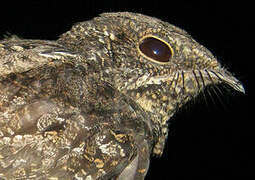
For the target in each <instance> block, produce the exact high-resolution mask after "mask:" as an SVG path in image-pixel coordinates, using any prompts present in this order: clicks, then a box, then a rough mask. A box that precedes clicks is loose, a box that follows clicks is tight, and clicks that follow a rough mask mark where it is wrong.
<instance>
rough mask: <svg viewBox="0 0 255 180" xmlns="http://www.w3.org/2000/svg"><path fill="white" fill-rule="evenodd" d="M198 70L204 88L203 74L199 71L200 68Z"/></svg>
mask: <svg viewBox="0 0 255 180" xmlns="http://www.w3.org/2000/svg"><path fill="white" fill-rule="evenodd" d="M198 72H199V76H200V77H201V80H202V84H203V88H205V81H204V77H203V74H202V73H201V71H200V70H198Z"/></svg>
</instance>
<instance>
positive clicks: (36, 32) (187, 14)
mask: <svg viewBox="0 0 255 180" xmlns="http://www.w3.org/2000/svg"><path fill="white" fill-rule="evenodd" d="M176 1H177V0H175V1H173V0H171V1H165V0H162V1H160V0H147V1H139V0H136V1H128V0H125V1H123V0H121V1H120V0H115V1H114V0H107V1H99V0H94V1H93V0H84V2H79V1H54V2H53V1H52V2H51V1H33V2H27V1H20V2H15V1H14V2H7V4H5V5H4V4H1V11H0V37H3V35H4V34H6V33H7V32H8V33H11V34H16V35H18V36H21V37H23V38H36V39H50V40H53V39H56V38H57V36H58V35H60V34H61V33H63V32H65V31H67V30H69V29H70V28H71V26H72V24H74V23H75V22H79V21H85V20H88V19H90V18H92V17H94V16H96V15H98V14H99V13H102V12H109V11H111V12H115V11H132V12H139V13H144V14H147V15H151V16H155V17H158V18H160V19H163V20H165V21H168V22H170V23H172V24H174V25H177V26H179V27H181V28H183V29H185V30H187V31H188V32H189V33H190V34H191V35H192V36H193V37H194V38H195V39H196V40H197V41H198V42H200V43H201V44H203V45H205V46H206V47H207V48H208V49H209V50H211V51H212V52H213V54H215V55H216V56H217V57H218V58H219V59H220V60H221V61H222V63H223V64H224V65H226V67H228V69H229V70H230V71H231V72H234V74H235V75H236V77H238V78H239V79H240V80H241V81H242V82H243V83H244V86H245V88H246V95H242V94H239V93H235V92H233V91H231V92H226V91H224V89H223V92H225V93H224V95H222V94H220V93H219V92H218V93H217V94H218V96H217V95H215V93H213V92H212V94H213V95H212V96H213V98H210V97H208V98H207V103H205V101H203V100H202V98H200V100H199V101H197V103H194V104H193V106H188V107H187V108H185V109H184V110H181V111H180V113H178V114H177V115H176V117H175V120H174V121H173V122H172V123H171V126H170V133H169V138H168V141H167V145H166V149H165V152H164V155H163V156H162V157H161V158H160V159H158V158H152V163H151V166H150V171H149V173H148V177H147V179H148V180H149V179H171V180H181V179H196V180H197V179H210V180H211V179H215V180H221V179H232V178H233V177H239V178H238V179H245V177H248V176H254V163H255V161H254V160H255V158H254V157H255V156H254V148H252V145H253V144H254V126H253V123H252V121H253V120H252V118H251V117H250V118H249V117H248V106H249V105H248V104H249V103H250V109H251V108H253V106H252V104H253V103H252V98H253V94H252V92H253V91H252V89H251V88H252V87H251V84H252V80H253V78H252V77H251V74H250V73H252V72H254V71H253V65H252V61H253V60H254V57H253V53H254V50H253V49H252V48H253V43H254V41H253V32H254V28H253V27H252V26H254V22H253V18H252V15H253V16H254V13H253V12H252V9H251V8H250V7H251V4H250V5H249V4H245V2H240V1H220V0H216V1H215V0H214V1H206V0H203V1H187V2H185V1H178V2H176ZM249 74H250V76H249ZM226 95H227V96H226ZM212 99H214V101H213V100H212ZM248 101H249V102H248Z"/></svg>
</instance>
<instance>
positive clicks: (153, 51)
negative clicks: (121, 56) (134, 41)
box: [139, 37, 173, 63]
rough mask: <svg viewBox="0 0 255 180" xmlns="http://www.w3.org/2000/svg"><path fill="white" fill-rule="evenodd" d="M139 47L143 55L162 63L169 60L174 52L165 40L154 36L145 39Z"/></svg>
mask: <svg viewBox="0 0 255 180" xmlns="http://www.w3.org/2000/svg"><path fill="white" fill-rule="evenodd" d="M139 49H140V51H141V52H142V53H143V55H145V56H147V57H149V58H150V59H152V60H155V61H157V62H161V63H166V62H169V60H170V58H171V56H172V54H173V53H172V51H171V49H170V47H169V46H168V45H167V44H166V43H165V42H164V41H161V40H159V39H157V38H154V37H147V38H145V39H143V40H142V42H141V43H140V45H139Z"/></svg>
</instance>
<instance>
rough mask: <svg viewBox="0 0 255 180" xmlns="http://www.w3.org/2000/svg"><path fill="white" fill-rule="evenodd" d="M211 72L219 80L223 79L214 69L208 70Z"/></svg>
mask: <svg viewBox="0 0 255 180" xmlns="http://www.w3.org/2000/svg"><path fill="white" fill-rule="evenodd" d="M210 72H211V73H213V74H214V75H215V76H216V77H217V78H218V79H219V80H220V81H223V80H222V78H221V77H220V76H219V75H218V74H217V73H216V72H214V71H210Z"/></svg>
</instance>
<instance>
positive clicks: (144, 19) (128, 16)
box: [100, 12, 189, 36]
mask: <svg viewBox="0 0 255 180" xmlns="http://www.w3.org/2000/svg"><path fill="white" fill-rule="evenodd" d="M100 17H103V18H107V19H112V20H114V21H116V22H118V25H121V24H122V23H132V22H135V24H136V25H137V26H140V27H143V28H146V27H147V28H148V27H150V28H152V29H154V30H156V29H158V30H161V31H165V32H176V33H178V34H181V35H184V36H189V35H188V33H187V32H186V31H185V30H183V29H180V28H178V27H176V26H174V25H172V24H169V23H167V22H164V21H162V20H160V19H158V18H155V17H151V16H146V15H143V14H139V13H130V12H118V13H102V14H100Z"/></svg>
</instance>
